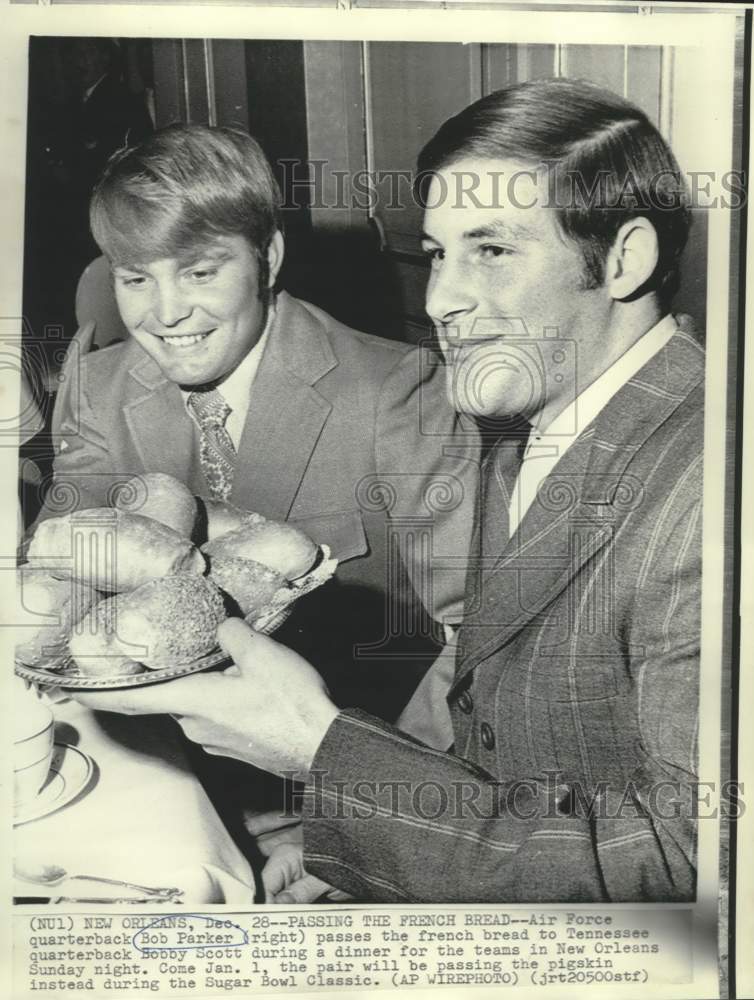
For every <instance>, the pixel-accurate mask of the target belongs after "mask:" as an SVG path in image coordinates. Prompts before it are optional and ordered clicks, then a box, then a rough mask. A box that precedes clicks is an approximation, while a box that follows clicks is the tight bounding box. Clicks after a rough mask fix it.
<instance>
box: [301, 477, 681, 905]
mask: <svg viewBox="0 0 754 1000" xmlns="http://www.w3.org/2000/svg"><path fill="white" fill-rule="evenodd" d="M663 515H664V516H665V523H663V524H661V525H659V524H658V531H659V530H661V531H662V544H659V543H658V544H656V545H654V546H653V554H652V555H651V556H649V557H648V558H647V560H646V562H645V566H644V570H643V577H642V580H641V581H640V582H641V584H642V586H641V588H640V589H639V590H638V591H637V593H638V595H639V596H638V597H637V599H636V602H635V603H634V604H633V606H632V608H631V609H630V610H631V615H630V618H631V622H632V631H631V634H630V636H629V641H630V643H631V645H632V646H633V648H634V649H637V650H639V652H638V653H637V656H636V659H635V661H633V662H632V663H631V672H632V678H633V688H632V690H633V705H634V708H635V713H636V716H635V719H636V721H635V723H633V722H632V723H631V724H632V725H635V726H636V744H637V754H638V758H637V759H638V760H639V764H638V766H637V767H636V768H635V770H634V771H633V773H631V774H630V775H628V780H627V781H625V782H623V783H622V785H621V787H610V786H608V785H606V784H605V783H604V782H603V783H600V782H599V781H597V784H596V788H595V789H580V788H576V787H574V786H573V785H571V786H568V785H558V784H557V779H553V781H552V782H551V783H549V784H548V782H547V781H546V780H542V779H535V778H531V779H529V778H527V776H526V775H522V776H521V779H520V780H518V781H516V782H508V783H506V784H501V783H500V782H497V781H496V780H495V779H494V777H493V776H492V775H490V774H488V773H485V772H484V771H481V770H480V769H479V768H477V767H476V766H475V765H473V764H472V763H470V762H468V761H465V760H463V759H461V758H459V757H456V756H454V755H452V754H448V753H440V752H438V751H435V750H432V749H430V748H429V747H426V746H423V745H421V744H419V743H417V742H416V741H414V740H413V739H411V738H410V737H409V736H407V735H406V734H404V733H401V732H399V731H398V730H397V729H395V728H393V727H391V726H388V725H386V724H385V723H383V722H381V721H378V720H376V719H373V718H371V717H368V716H366V715H363V714H360V713H357V712H352V711H348V712H343V713H341V714H340V715H339V716H338V717H337V718H336V719H335V721H334V722H333V724H332V725H331V727H330V729H329V730H328V732H327V734H326V736H325V738H324V740H323V742H322V744H321V745H320V748H319V751H318V753H317V755H316V758H315V761H314V765H313V770H312V773H311V776H310V779H309V782H308V784H307V787H306V792H305V796H304V815H305V822H304V831H305V864H306V868H307V870H308V871H310V872H311V873H312V874H316V875H318V876H320V877H321V878H323V879H325V880H326V881H328V882H330V883H332V884H334V885H336V886H338V887H339V888H342V889H345V890H346V891H348V892H350V893H351V894H352V895H354V896H357V897H359V898H364V899H368V900H374V901H380V902H401V901H424V902H488V901H496V902H545V901H552V902H554V901H558V902H569V901H573V902H577V901H581V902H591V901H614V902H618V901H624V902H625V901H642V902H649V901H666V902H668V901H687V900H691V899H693V898H694V894H695V860H696V859H695V853H696V843H695V839H696V822H695V816H696V811H697V795H698V785H697V775H696V770H697V767H696V759H697V748H696V732H697V712H698V675H699V633H700V624H699V623H700V584H701V573H700V560H701V537H700V532H701V504H700V501H699V499H698V494H697V495H696V499H695V500H694V501H693V502H692V503H690V504H687V505H684V507H683V508H682V509H679V508H678V507H676V508H675V510H674V516H673V518H672V524H669V523H668V521H667V517H668V510H667V509H665V510H664V511H661V512H659V516H660V518H662V516H663ZM597 778H599V775H597Z"/></svg>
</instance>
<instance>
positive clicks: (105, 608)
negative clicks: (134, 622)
mask: <svg viewBox="0 0 754 1000" xmlns="http://www.w3.org/2000/svg"><path fill="white" fill-rule="evenodd" d="M125 596H126V595H124V594H116V595H115V597H108V598H107V599H106V600H104V601H100V602H99V604H97V605H95V606H94V607H93V608H92V609H91V610H90V612H89V614H88V615H86V616H85V617H84V618H83V619H82V621H81V627H80V628H78V629H76V630H75V632H74V634H73V635H72V636H71V640H70V643H69V650H70V654H71V656H72V657H73V659H74V660H75V661H76V666H77V667H78V668H79V670H80V671H81V673H82V674H86V675H87V676H89V677H124V676H129V675H131V674H141V673H144V667H143V666H142V665H141V663H139V662H138V661H136V660H134V659H133V658H132V656H131V655H129V652H130V653H131V654H133V653H135V650H133V649H131V650H129V649H128V647H127V646H126V645H125V643H123V642H122V641H121V639H120V632H119V627H118V624H119V621H120V615H119V603H120V601H122V600H123V598H124V597H125Z"/></svg>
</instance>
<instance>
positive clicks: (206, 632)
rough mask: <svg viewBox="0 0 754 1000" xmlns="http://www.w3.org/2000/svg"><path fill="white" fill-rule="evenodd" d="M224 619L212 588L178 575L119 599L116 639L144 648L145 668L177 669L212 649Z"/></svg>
mask: <svg viewBox="0 0 754 1000" xmlns="http://www.w3.org/2000/svg"><path fill="white" fill-rule="evenodd" d="M224 618H225V605H224V603H223V599H222V595H221V594H220V591H219V590H218V589H217V587H216V586H215V585H214V583H212V582H211V581H210V580H208V579H206V578H205V577H203V576H193V575H191V574H188V573H178V574H176V575H175V576H166V577H163V578H162V579H160V580H150V581H149V583H145V584H143V585H142V586H141V587H139V588H137V589H136V590H132V591H131V592H130V593H128V594H123V595H121V597H120V601H119V603H118V635H119V636H120V639H121V640H122V641H123V642H125V643H127V644H129V643H132V644H134V645H137V644H139V645H141V646H144V647H146V652H144V653H143V654H142V655H140V657H139V661H140V662H141V663H143V664H144V666H145V667H149V668H151V669H158V668H160V667H169V666H179V665H181V664H184V663H191V662H193V661H194V660H196V659H198V658H199V657H200V656H204V654H205V653H209V652H210V651H211V650H212V649H214V647H215V646H216V645H217V626H218V625H219V624H220V622H221V621H222V620H223V619H224Z"/></svg>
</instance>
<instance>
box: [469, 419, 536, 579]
mask: <svg viewBox="0 0 754 1000" xmlns="http://www.w3.org/2000/svg"><path fill="white" fill-rule="evenodd" d="M530 432H531V424H529V423H528V421H525V420H520V421H517V422H516V423H515V424H511V425H510V426H509V427H507V428H506V430H505V432H504V433H503V434H502V435H501V436H500V437H499V438H498V439H497V441H496V442H495V443H494V444H493V445H492V446H491V447H490V449H489V451H488V453H487V455H486V457H485V459H484V461H483V463H482V468H481V479H480V511H479V516H480V521H481V532H480V543H481V548H480V555H481V556H482V559H483V560H484V569H485V570H488V569H490V568H491V562H490V561H492V563H494V562H495V561H496V560H497V558H498V557H499V556H500V554H501V552H502V551H503V549H504V548H505V546H506V545H507V543H508V539H509V537H510V526H509V524H510V522H509V516H510V505H511V500H512V498H513V491H514V489H515V485H516V479H517V478H518V474H519V471H520V469H521V463H522V462H523V459H524V452H525V451H526V445H527V442H528V440H529V434H530Z"/></svg>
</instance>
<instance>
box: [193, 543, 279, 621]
mask: <svg viewBox="0 0 754 1000" xmlns="http://www.w3.org/2000/svg"><path fill="white" fill-rule="evenodd" d="M209 579H210V580H212V581H213V583H215V584H217V586H218V587H219V588H220V590H223V591H225V593H226V594H228V595H229V596H230V597H231V598H232V599H233V600H234V601H235V602H236V604H237V605H238V607H239V609H240V611H241V614H242V615H243V616H244V618H247V619H249V620H250V621H253V620H254V619H255V618H258V617H259V615H260V614H261V613H262V611H263V610H264V609H265V607H266V606H267V605H268V604H269V603H270V601H271V600H272V598H273V597H274V596H275V594H276V593H277V592H278V590H280V588H281V587H285V586H286V580H285V578H284V577H283V576H281V574H280V573H278V572H276V571H275V570H274V569H270V568H269V566H263V565H262V563H258V562H255V561H254V560H253V559H239V558H234V557H232V556H217V557H216V558H213V559H211V560H210V564H209Z"/></svg>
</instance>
